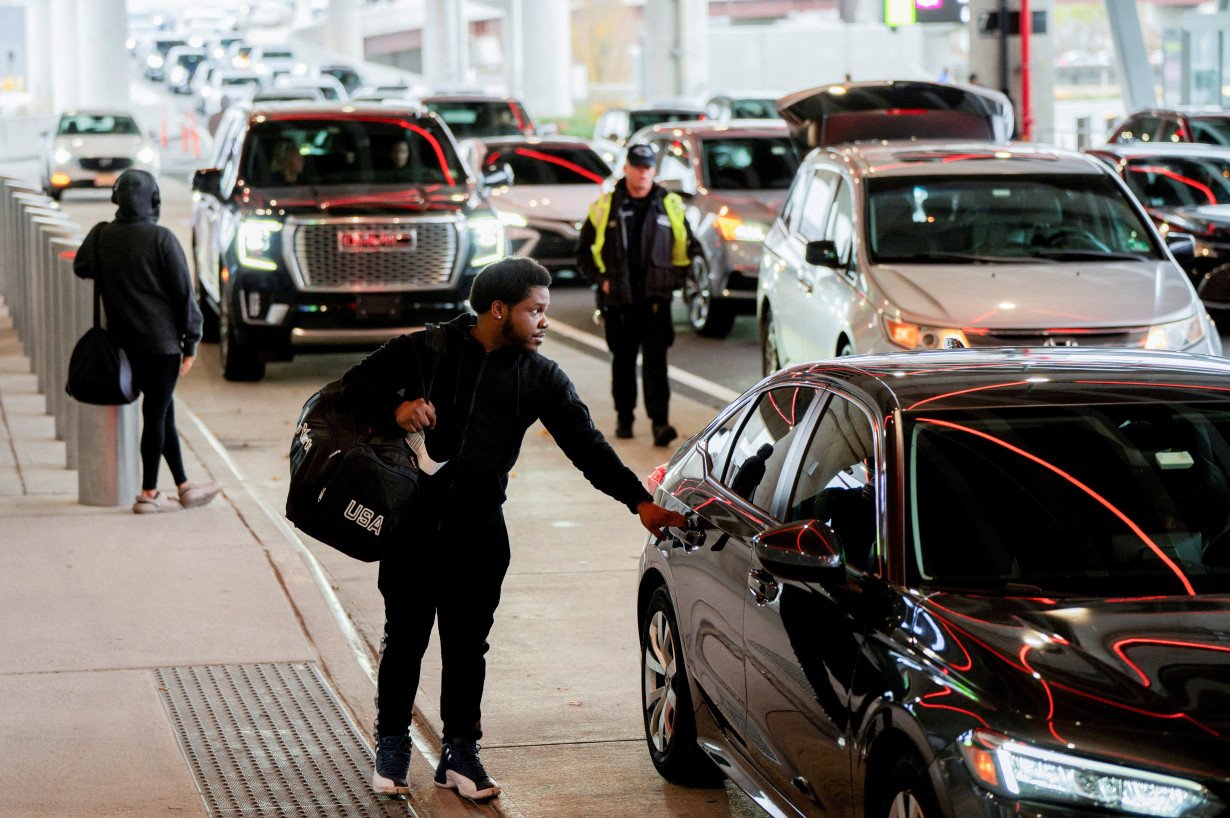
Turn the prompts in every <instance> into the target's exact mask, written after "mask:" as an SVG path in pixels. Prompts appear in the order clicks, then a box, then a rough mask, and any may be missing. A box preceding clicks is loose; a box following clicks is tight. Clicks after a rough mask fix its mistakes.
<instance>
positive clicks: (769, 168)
mask: <svg viewBox="0 0 1230 818" xmlns="http://www.w3.org/2000/svg"><path fill="white" fill-rule="evenodd" d="M701 151H702V153H703V155H704V160H703V162H704V174H705V185H707V186H708V187H711V188H713V189H715V190H785V189H786V188H787V187H789V186H790V182H791V180H793V179H794V173H795V171H796V170H798V167H799V160H798V156H797V155H796V154H795V151H794V145H793V143H792V142H791V141H790V139H789V138H788V137H785V136H783V137H780V138H777V137H750V136H749V137H739V138H723V139H706V140H704V141H703V142H702V143H701Z"/></svg>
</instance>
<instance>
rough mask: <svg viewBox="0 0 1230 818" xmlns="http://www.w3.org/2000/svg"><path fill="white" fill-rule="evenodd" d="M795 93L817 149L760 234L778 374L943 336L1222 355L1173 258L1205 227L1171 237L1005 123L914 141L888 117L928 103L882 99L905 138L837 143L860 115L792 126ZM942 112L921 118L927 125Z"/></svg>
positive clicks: (763, 313)
mask: <svg viewBox="0 0 1230 818" xmlns="http://www.w3.org/2000/svg"><path fill="white" fill-rule="evenodd" d="M980 91H981V89H980ZM795 97H796V98H797V97H798V95H795ZM790 99H791V98H789V97H788V98H785V99H783V100H782V101H780V102H779V107H780V108H783V109H784V110H783V115H785V116H786V118H787V121H790V122H791V124H792V126H795V130H796V134H798V133H804V132H807V133H809V135H810V136H811V137H812V138H813V139H814V138H815V137H817V136H819V137H820V142H821V146H820V147H817V148H816V149H815V150H813V151H812V152H811V153H810V154H809V155H808V156H807V157H806V159H805V160H804V161H803V163H802V165H801V166H800V168H799V171H798V173H797V175H796V176H795V179H794V182H793V185H792V187H791V190H790V193H789V196H788V197H787V200H786V204H785V206H784V207H783V210H782V212H781V214H780V215H779V216H778V218H777V219H776V220H775V222H774V224H773V226H772V227H771V228H770V230H769V232H768V235H767V236H766V238H765V242H764V251H763V255H762V258H761V267H760V276H759V282H758V286H757V299H756V304H757V316H758V319H759V327H760V344H761V353H762V360H763V366H764V370H765V372H771V371H775V370H777V369H778V368H780V367H781V366H785V365H788V364H792V363H797V362H801V361H809V360H816V359H824V358H831V357H834V356H841V355H849V354H855V353H865V352H889V351H893V350H902V349H927V348H932V349H933V348H942V347H944V346H946V345H960V346H968V347H982V346H1030V347H1055V346H1065V347H1068V346H1104V347H1129V348H1131V347H1137V348H1145V349H1171V350H1182V351H1187V352H1196V353H1206V354H1220V353H1221V342H1220V339H1219V337H1218V334H1217V332H1216V329H1215V327H1214V326H1213V322H1212V321H1211V319H1209V317H1208V315H1207V314H1206V312H1205V309H1204V307H1203V306H1202V304H1201V302H1200V299H1199V298H1198V297H1197V295H1196V292H1195V290H1194V289H1193V287H1192V285H1191V283H1190V281H1189V280H1188V278H1187V276H1186V274H1184V272H1183V268H1182V267H1180V266H1179V264H1178V263H1177V262H1176V260H1175V255H1176V254H1177V255H1179V256H1180V257H1186V256H1188V255H1190V254H1191V253H1192V252H1194V248H1193V242H1192V239H1191V237H1190V236H1177V235H1173V234H1172V235H1170V236H1168V237H1167V239H1166V241H1165V242H1164V241H1163V240H1162V238H1161V237H1160V236H1159V235H1158V233H1157V231H1156V230H1155V229H1154V227H1153V225H1152V223H1151V221H1150V220H1149V218H1148V216H1147V214H1146V213H1145V212H1144V210H1143V209H1142V208H1141V206H1140V205H1139V204H1138V203H1137V202H1136V200H1135V199H1134V198H1133V197H1132V196H1131V194H1130V193H1129V192H1128V190H1127V188H1126V187H1124V185H1123V183H1122V182H1121V181H1120V180H1119V179H1118V178H1117V177H1116V176H1115V175H1114V173H1113V172H1111V171H1110V170H1109V169H1108V168H1107V167H1105V166H1104V165H1103V164H1102V163H1100V162H1098V161H1097V160H1095V159H1092V158H1090V157H1088V156H1083V155H1081V154H1077V153H1073V152H1069V151H1063V150H1060V149H1058V148H1049V147H1039V146H1034V145H1024V144H1013V143H1009V142H1003V141H998V140H997V139H996V138H995V137H996V136H997V135H998V134H996V133H995V131H994V129H992V130H990V131H989V132H987V133H986V134H985V135H984V136H982V137H981V139H980V138H979V137H978V136H977V129H976V128H968V127H967V126H969V125H970V124H971V123H973V122H974V121H975V118H962V117H958V118H956V119H953V120H952V121H953V122H956V123H958V124H959V125H960V126H961V128H962V129H964V130H963V131H962V132H960V133H958V134H956V136H957V137H958V139H952V140H943V141H941V140H931V141H911V140H909V139H906V138H903V137H902V136H900V135H899V134H901V133H904V128H905V126H898V123H896V122H895V121H894V120H892V117H903V118H910V117H917V118H918V119H917V121H919V122H922V121H923V120H926V119H928V118H929V114H928V110H929V109H925V108H922V107H921V106H918V107H913V108H894V109H884V110H879V111H874V112H873V114H872V116H873V118H875V119H879V120H881V121H888V122H891V123H892V124H893V126H894V127H901V128H902V129H903V130H901V131H897V132H894V133H893V134H892V135H893V137H894V140H893V141H889V140H883V139H881V140H878V141H867V142H851V143H846V144H836V145H826V144H824V143H823V134H824V133H825V132H826V131H827V132H828V133H832V132H833V131H834V130H840V131H842V132H843V133H847V134H848V133H856V132H859V129H860V128H862V127H863V124H862V123H860V122H859V121H858V118H857V117H847V118H846V119H845V120H844V121H843V122H841V123H840V126H841V127H840V128H839V129H833V128H831V127H825V125H824V124H823V123H821V124H819V125H817V123H816V120H813V121H812V122H811V123H808V122H806V121H805V119H804V118H796V119H795V120H794V121H791V117H790V116H789V110H785V109H788V106H787V105H784V104H783V103H786V102H787V101H788V100H790ZM796 110H797V106H796ZM1009 111H1010V109H1009ZM949 116H950V115H949V114H948V113H943V112H941V114H940V117H939V118H940V119H943V118H945V117H949ZM987 121H988V122H992V121H993V120H991V119H988V120H987ZM831 124H832V123H829V125H831ZM933 124H934V121H932V122H931V123H928V124H926V125H924V126H923V127H922V128H920V130H921V131H922V132H923V133H927V134H928V135H930V134H929V133H928V128H930V127H931V126H932V125H933ZM941 126H942V123H941ZM1001 132H1002V131H1001ZM863 133H866V131H863ZM960 137H967V138H970V139H971V141H960V139H959V138H960ZM809 141H810V140H809ZM1167 243H1169V245H1170V246H1169V247H1168V246H1167Z"/></svg>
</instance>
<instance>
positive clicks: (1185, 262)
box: [1166, 233, 1196, 269]
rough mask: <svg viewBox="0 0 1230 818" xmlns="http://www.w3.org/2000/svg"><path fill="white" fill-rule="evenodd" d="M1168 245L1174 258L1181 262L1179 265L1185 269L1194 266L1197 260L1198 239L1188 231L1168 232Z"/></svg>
mask: <svg viewBox="0 0 1230 818" xmlns="http://www.w3.org/2000/svg"><path fill="white" fill-rule="evenodd" d="M1166 247H1167V248H1169V250H1170V254H1171V255H1172V256H1174V260H1175V261H1177V262H1179V266H1180V267H1183V268H1184V269H1186V268H1188V267H1190V266H1192V264H1193V263H1194V262H1195V261H1196V239H1195V237H1194V236H1190V235H1188V234H1187V233H1167V234H1166Z"/></svg>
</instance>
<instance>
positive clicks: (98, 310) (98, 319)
mask: <svg viewBox="0 0 1230 818" xmlns="http://www.w3.org/2000/svg"><path fill="white" fill-rule="evenodd" d="M105 224H106V222H99V223H98V235H96V236H95V237H94V257H93V262H94V326H95V327H99V326H102V307H101V305H100V299H101V298H102V296H101V295H100V294H99V292H98V288H99V285H100V283H101V282H100V276H101V274H102V267H101V266H100V265H99V263H98V245H99V244H101V243H102V233H103V225H105Z"/></svg>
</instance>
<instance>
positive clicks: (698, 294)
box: [683, 256, 735, 338]
mask: <svg viewBox="0 0 1230 818" xmlns="http://www.w3.org/2000/svg"><path fill="white" fill-rule="evenodd" d="M683 301H684V303H685V304H687V307H688V321H689V323H691V324H692V329H694V330H696V332H697V334H698V335H703V336H705V337H706V338H725V337H726V336H727V335H729V334H730V330H731V327H733V326H734V325H735V314H734V311H733V310H731V309H730V305H728V304H725V303H723V302H722V301H720V300H719V301H714V299H713V281H712V279H711V278H710V277H709V262H708V260H706V259H705V257H704V256H697V257H696V258H694V259H693V260H692V269H691V270H689V271H688V277H687V279H686V280H685V281H684V284H683Z"/></svg>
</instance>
